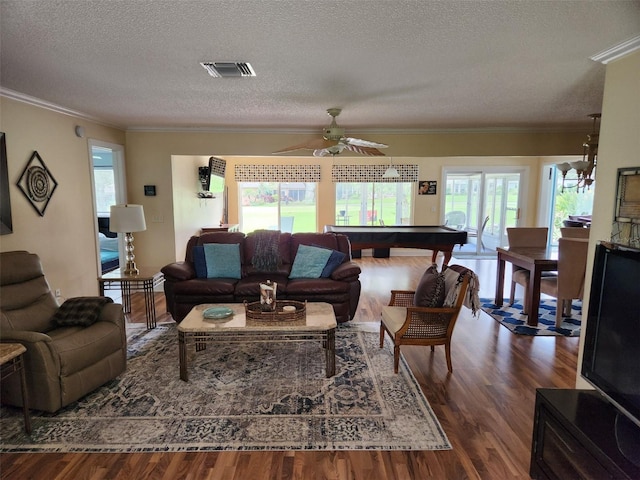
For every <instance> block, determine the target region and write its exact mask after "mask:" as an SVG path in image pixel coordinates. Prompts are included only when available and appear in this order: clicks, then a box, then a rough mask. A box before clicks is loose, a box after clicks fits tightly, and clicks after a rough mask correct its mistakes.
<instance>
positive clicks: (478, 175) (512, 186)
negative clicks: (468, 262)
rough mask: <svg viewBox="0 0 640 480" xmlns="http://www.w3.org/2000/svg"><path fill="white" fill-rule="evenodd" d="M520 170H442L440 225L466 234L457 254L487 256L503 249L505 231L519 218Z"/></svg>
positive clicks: (516, 222) (521, 174)
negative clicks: (465, 239) (465, 241)
mask: <svg viewBox="0 0 640 480" xmlns="http://www.w3.org/2000/svg"><path fill="white" fill-rule="evenodd" d="M523 173H524V172H523V171H522V170H510V171H507V170H495V169H487V170H480V171H478V170H473V171H471V170H466V171H465V170H459V169H458V170H456V171H453V170H445V172H444V177H445V180H444V184H445V186H446V190H445V195H444V208H443V209H442V211H443V212H444V218H443V223H444V224H445V225H448V226H451V227H453V228H457V229H460V230H465V231H466V232H467V236H468V243H467V244H466V245H464V246H463V247H461V248H460V250H456V254H467V255H486V254H491V253H495V249H496V247H498V246H501V245H506V243H507V236H506V229H507V228H508V227H515V226H517V224H518V219H519V217H520V208H521V207H520V203H521V198H522V192H521V190H522V189H521V182H522V177H523Z"/></svg>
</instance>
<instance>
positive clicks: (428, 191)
mask: <svg viewBox="0 0 640 480" xmlns="http://www.w3.org/2000/svg"><path fill="white" fill-rule="evenodd" d="M437 187H438V182H437V181H436V180H420V181H419V182H418V195H435V194H436V189H437Z"/></svg>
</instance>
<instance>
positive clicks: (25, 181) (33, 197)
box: [18, 152, 58, 217]
mask: <svg viewBox="0 0 640 480" xmlns="http://www.w3.org/2000/svg"><path fill="white" fill-rule="evenodd" d="M57 186H58V182H56V179H55V178H53V175H52V174H51V172H50V171H49V169H48V168H47V166H46V165H45V164H44V161H43V160H42V158H41V157H40V155H39V154H38V152H33V155H31V158H30V159H29V161H28V162H27V165H26V167H24V170H23V171H22V175H20V179H19V180H18V187H19V188H20V190H21V191H22V193H24V196H25V197H26V198H27V200H29V203H31V206H32V207H33V208H34V210H35V211H36V212H38V214H39V215H40V216H41V217H43V216H44V212H45V210H46V209H47V206H48V205H49V201H50V200H51V196H52V195H53V192H54V191H55V190H56V188H57Z"/></svg>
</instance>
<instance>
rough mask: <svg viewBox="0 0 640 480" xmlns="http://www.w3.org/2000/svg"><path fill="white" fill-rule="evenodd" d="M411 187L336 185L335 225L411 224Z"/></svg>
mask: <svg viewBox="0 0 640 480" xmlns="http://www.w3.org/2000/svg"><path fill="white" fill-rule="evenodd" d="M413 184H414V182H393V183H388V182H379V183H378V182H367V183H364V182H358V183H351V182H340V183H336V184H335V186H336V212H335V215H336V225H381V224H384V225H402V224H406V225H408V224H410V223H411V200H412V198H413V195H412V192H413Z"/></svg>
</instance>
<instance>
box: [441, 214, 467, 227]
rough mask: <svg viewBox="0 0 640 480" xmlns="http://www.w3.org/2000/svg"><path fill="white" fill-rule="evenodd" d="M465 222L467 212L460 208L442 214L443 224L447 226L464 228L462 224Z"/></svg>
mask: <svg viewBox="0 0 640 480" xmlns="http://www.w3.org/2000/svg"><path fill="white" fill-rule="evenodd" d="M466 223H467V214H466V213H464V212H463V211H461V210H453V211H451V212H447V213H445V215H444V224H445V226H447V227H452V228H455V229H457V230H461V229H463V228H464V225H465V224H466Z"/></svg>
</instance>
